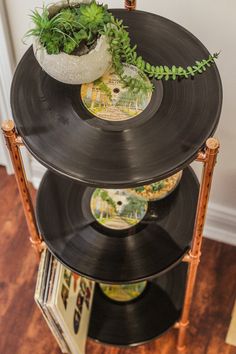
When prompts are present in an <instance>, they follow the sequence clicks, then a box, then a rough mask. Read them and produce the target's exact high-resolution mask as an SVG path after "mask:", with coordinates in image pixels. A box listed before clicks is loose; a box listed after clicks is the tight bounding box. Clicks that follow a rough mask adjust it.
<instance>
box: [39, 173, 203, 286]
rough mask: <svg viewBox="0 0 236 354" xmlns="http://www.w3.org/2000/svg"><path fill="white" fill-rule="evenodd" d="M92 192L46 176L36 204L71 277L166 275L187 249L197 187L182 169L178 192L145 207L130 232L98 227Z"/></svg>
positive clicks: (112, 279)
mask: <svg viewBox="0 0 236 354" xmlns="http://www.w3.org/2000/svg"><path fill="white" fill-rule="evenodd" d="M93 192H94V188H91V187H86V186H84V185H81V184H80V183H78V182H76V181H73V180H71V179H68V178H65V177H62V176H59V175H57V174H54V173H52V172H49V171H48V172H47V173H46V174H45V176H44V178H43V181H42V183H41V185H40V188H39V192H38V199H37V207H36V212H37V221H38V225H39V229H40V232H41V234H42V236H43V238H44V240H45V242H46V244H47V245H48V247H49V249H50V251H51V252H52V253H53V254H54V255H55V256H56V257H57V258H58V259H59V260H60V261H61V262H62V263H64V264H65V265H66V266H67V267H69V268H70V269H72V270H73V271H74V272H76V273H79V274H81V275H84V276H86V277H88V278H91V279H94V280H97V281H101V282H104V283H127V282H137V281H139V280H140V281H141V280H145V279H148V278H151V277H153V276H155V275H157V274H160V273H162V272H165V271H167V270H168V269H169V268H171V267H172V266H174V265H175V264H176V263H177V262H179V261H180V260H181V258H182V257H183V255H184V254H185V253H186V251H187V250H188V249H189V244H190V241H191V238H192V231H193V225H194V218H195V210H196V204H197V196H198V182H197V180H196V177H195V175H194V173H193V171H192V170H191V169H190V168H187V169H186V170H185V171H184V173H183V177H182V180H181V182H180V184H179V186H178V188H177V189H176V190H175V191H174V192H173V193H172V194H171V195H170V196H169V197H167V198H165V199H163V200H161V201H158V202H155V203H150V204H149V207H148V211H147V214H146V216H145V217H144V218H143V219H142V221H141V222H140V223H139V224H137V225H136V226H134V227H131V228H129V229H125V230H114V229H109V228H106V227H104V226H102V225H100V224H99V223H98V222H97V221H96V220H95V218H94V216H93V215H92V211H91V208H90V201H91V196H92V194H93Z"/></svg>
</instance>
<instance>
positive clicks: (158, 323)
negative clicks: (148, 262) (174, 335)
mask: <svg viewBox="0 0 236 354" xmlns="http://www.w3.org/2000/svg"><path fill="white" fill-rule="evenodd" d="M186 270H187V265H186V264H184V263H181V264H180V265H178V266H177V267H176V268H174V269H172V270H171V271H170V272H168V273H166V274H164V275H162V276H161V277H159V278H157V279H155V280H152V281H151V282H149V283H148V285H147V288H146V290H145V291H144V292H143V294H142V295H141V296H140V297H139V298H137V299H136V300H134V301H132V302H128V303H120V302H116V301H112V300H110V299H108V298H107V296H105V295H104V294H103V293H102V291H101V289H100V287H99V285H97V286H96V289H95V295H94V302H93V307H92V313H91V320H90V327H89V337H90V338H92V339H94V340H96V341H99V342H102V343H105V344H110V345H117V346H129V345H130V346H131V345H132V346H134V345H140V344H143V343H145V342H147V341H150V340H153V339H155V338H157V337H158V336H160V335H162V334H163V333H164V332H165V331H167V330H168V329H169V328H170V327H171V326H173V325H174V324H175V322H176V321H178V319H179V316H180V313H181V309H182V305H183V298H184V289H185V281H186Z"/></svg>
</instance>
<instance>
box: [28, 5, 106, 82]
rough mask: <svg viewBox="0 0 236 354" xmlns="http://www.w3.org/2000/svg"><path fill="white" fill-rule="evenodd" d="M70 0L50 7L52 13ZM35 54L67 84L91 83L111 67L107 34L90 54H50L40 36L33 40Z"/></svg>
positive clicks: (53, 73) (46, 69)
mask: <svg viewBox="0 0 236 354" xmlns="http://www.w3.org/2000/svg"><path fill="white" fill-rule="evenodd" d="M90 2H91V0H77V1H72V0H71V1H69V3H70V4H71V5H74V4H78V3H90ZM67 6H68V1H60V2H58V3H55V4H53V5H52V6H50V7H49V13H50V15H55V14H56V13H58V11H59V10H60V9H61V8H65V7H67ZM33 48H34V54H35V57H36V59H37V60H38V62H39V64H40V65H41V67H42V68H43V70H45V71H46V73H47V74H48V75H50V76H52V77H53V78H54V79H56V80H58V81H61V82H64V83H66V84H72V85H79V84H83V83H89V82H92V81H95V80H97V79H98V78H99V77H101V76H102V75H103V74H104V73H105V72H106V71H107V70H108V69H109V68H110V67H111V63H112V57H111V54H110V53H109V51H108V49H109V44H108V42H107V39H106V37H105V36H101V37H100V38H99V39H98V41H97V45H96V47H95V48H94V49H92V50H91V51H90V52H89V53H88V54H85V55H81V56H76V55H69V54H66V53H63V52H62V53H60V54H51V55H49V54H48V53H47V51H46V49H45V48H44V47H43V46H42V45H41V43H40V41H39V39H38V38H35V39H34V42H33Z"/></svg>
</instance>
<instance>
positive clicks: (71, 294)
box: [50, 263, 95, 354]
mask: <svg viewBox="0 0 236 354" xmlns="http://www.w3.org/2000/svg"><path fill="white" fill-rule="evenodd" d="M58 267H59V271H58V273H57V274H58V284H57V287H56V290H55V291H54V292H53V294H52V299H51V300H52V301H51V303H50V309H51V311H52V312H53V313H54V315H55V316H56V317H57V320H58V322H59V324H60V325H61V327H62V329H63V332H64V334H65V336H66V339H67V344H68V346H69V348H70V350H71V353H72V354H85V347H86V340H87V334H88V327H89V319H90V313H91V307H92V300H93V294H94V288H95V283H94V282H92V281H89V280H87V279H85V278H82V277H79V276H78V275H76V274H74V273H72V272H71V271H70V270H68V269H67V268H66V267H64V266H63V265H62V264H59V263H58Z"/></svg>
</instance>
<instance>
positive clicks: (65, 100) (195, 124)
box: [11, 10, 222, 188]
mask: <svg viewBox="0 0 236 354" xmlns="http://www.w3.org/2000/svg"><path fill="white" fill-rule="evenodd" d="M112 12H113V13H114V15H115V16H116V17H118V18H120V19H123V20H124V23H125V24H126V25H128V26H129V31H130V35H131V38H132V42H133V43H137V44H138V52H139V53H140V54H141V55H142V56H143V57H144V59H146V60H148V61H149V62H150V63H151V64H153V65H161V64H166V65H169V66H171V65H173V64H175V65H177V66H179V65H181V66H183V67H186V66H188V65H192V64H194V62H195V60H201V59H203V58H206V57H208V55H209V53H208V51H207V49H206V48H205V47H204V46H203V45H202V43H201V42H200V41H199V40H198V39H197V38H196V37H194V36H193V35H192V34H191V33H190V32H188V31H187V30H185V29H184V28H183V27H181V26H179V25H178V24H176V23H174V22H172V21H170V20H168V19H165V18H163V17H160V16H157V15H154V14H151V13H146V12H142V11H134V12H128V11H125V10H112ZM161 86H162V85H157V87H156V92H155V93H154V96H153V99H152V101H151V103H150V104H149V106H148V107H147V108H146V110H145V111H144V112H143V113H142V114H141V115H140V116H137V117H136V118H134V119H131V120H128V121H124V122H107V121H104V120H101V119H99V118H94V116H93V115H92V114H91V113H89V112H88V111H87V110H86V108H85V107H84V105H83V103H82V101H81V97H80V90H81V87H80V86H73V85H65V84H62V83H60V82H58V81H56V80H54V79H52V78H51V77H49V76H48V75H47V74H46V73H45V72H44V71H43V70H42V69H41V67H40V66H39V65H38V63H37V61H36V59H35V58H34V55H33V51H32V49H29V50H28V51H27V52H26V54H25V55H24V57H23V58H22V60H21V62H20V64H19V65H18V68H17V70H16V73H15V77H14V80H13V84H12V92H11V105H12V111H13V117H14V120H15V123H16V126H17V129H18V131H19V133H20V134H21V136H22V138H23V140H24V142H25V144H26V146H27V147H28V149H29V150H30V151H31V153H32V154H33V155H34V156H35V157H36V158H37V159H38V160H39V161H40V162H41V163H43V164H44V165H45V166H47V167H48V168H49V169H53V170H54V171H57V172H60V173H62V174H63V175H67V176H70V177H72V178H73V179H76V180H79V181H82V182H85V183H86V184H89V185H91V186H96V187H97V186H102V187H107V188H109V187H110V188H112V187H120V188H121V187H130V186H135V185H136V186H137V185H144V184H147V183H151V182H153V181H156V180H159V179H162V178H165V177H168V176H169V175H171V174H173V173H174V172H176V171H178V170H180V169H181V168H183V167H185V166H186V165H187V164H188V163H190V162H191V161H192V160H194V158H195V156H196V154H197V152H198V150H199V149H200V148H201V147H202V146H203V145H204V142H205V141H206V139H207V138H208V137H210V136H211V135H212V134H213V132H214V131H215V129H216V127H217V124H218V120H219V116H220V111H221V103H222V89H221V81H220V77H219V73H218V70H217V67H216V66H215V65H214V66H213V67H211V68H209V69H208V70H207V71H206V72H205V73H204V74H202V75H199V76H196V77H195V78H194V79H193V80H191V79H189V80H182V81H180V82H178V81H174V82H173V81H169V82H163V88H162V87H161ZM162 96H163V97H162ZM160 100H161V102H160ZM159 105H160V107H159V108H158V106H159Z"/></svg>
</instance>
